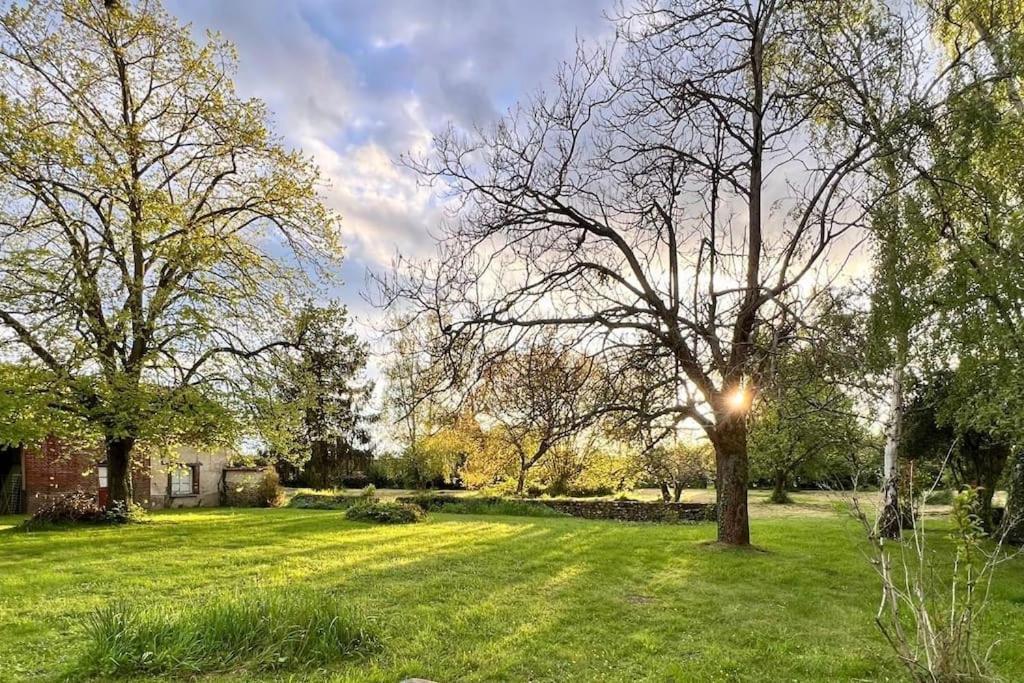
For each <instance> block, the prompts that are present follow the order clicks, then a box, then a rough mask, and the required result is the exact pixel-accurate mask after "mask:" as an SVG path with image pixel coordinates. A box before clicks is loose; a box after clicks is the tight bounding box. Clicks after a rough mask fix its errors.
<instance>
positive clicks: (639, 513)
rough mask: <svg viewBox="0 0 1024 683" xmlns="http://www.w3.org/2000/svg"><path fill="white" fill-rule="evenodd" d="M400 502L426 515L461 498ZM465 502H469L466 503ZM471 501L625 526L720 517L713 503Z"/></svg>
mask: <svg viewBox="0 0 1024 683" xmlns="http://www.w3.org/2000/svg"><path fill="white" fill-rule="evenodd" d="M398 500H400V501H401V502H404V503H413V504H415V505H419V506H420V507H421V508H423V509H424V510H427V511H437V510H442V509H443V506H444V504H445V503H458V502H459V500H460V498H459V497H458V496H451V495H443V494H425V495H424V494H420V495H417V496H408V497H403V498H399V499H398ZM463 500H466V499H463ZM469 500H474V501H483V502H494V503H497V502H501V501H502V500H509V501H515V502H517V503H524V504H528V505H542V506H544V507H547V508H550V509H552V510H555V511H557V512H560V513H562V514H563V515H568V516H570V517H582V518H583V519H617V520H621V521H624V522H669V523H682V522H705V521H714V520H715V519H716V518H717V516H716V512H715V506H714V504H712V503H664V502H661V501H640V500H578V499H561V498H506V499H502V498H497V497H489V498H487V497H474V498H470V499H469Z"/></svg>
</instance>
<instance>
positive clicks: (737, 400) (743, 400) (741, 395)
mask: <svg viewBox="0 0 1024 683" xmlns="http://www.w3.org/2000/svg"><path fill="white" fill-rule="evenodd" d="M728 401H729V407H730V408H732V409H733V410H735V411H736V412H740V411H743V410H746V409H747V408H748V407H749V406H750V394H749V392H748V391H747V390H746V389H745V388H744V387H737V388H736V389H734V390H733V391H732V393H730V394H729V398H728Z"/></svg>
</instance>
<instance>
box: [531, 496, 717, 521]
mask: <svg viewBox="0 0 1024 683" xmlns="http://www.w3.org/2000/svg"><path fill="white" fill-rule="evenodd" d="M537 502H538V503H541V504H543V505H546V506H548V507H550V508H552V509H555V510H558V511H559V512H562V513H564V514H567V515H570V516H572V517H582V518H584V519H619V520H622V521H626V522H675V523H678V522H706V521H713V520H714V519H715V518H716V515H715V506H714V505H712V504H710V503H663V502H660V501H640V500H540V501H537Z"/></svg>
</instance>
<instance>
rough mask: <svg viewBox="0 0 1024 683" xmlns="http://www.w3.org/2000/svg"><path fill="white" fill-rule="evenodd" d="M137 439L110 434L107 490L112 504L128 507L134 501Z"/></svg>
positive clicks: (107, 443) (108, 438) (108, 440)
mask: <svg viewBox="0 0 1024 683" xmlns="http://www.w3.org/2000/svg"><path fill="white" fill-rule="evenodd" d="M134 446H135V439H133V438H132V437H130V436H120V437H114V436H108V437H107V438H106V448H107V492H108V495H109V500H110V504H111V505H114V504H116V503H121V504H122V505H124V506H125V507H128V506H130V505H131V503H132V448H133V447H134Z"/></svg>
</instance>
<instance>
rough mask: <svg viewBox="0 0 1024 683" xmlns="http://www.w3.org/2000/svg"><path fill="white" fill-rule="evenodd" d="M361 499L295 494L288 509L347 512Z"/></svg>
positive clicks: (289, 502) (320, 494)
mask: <svg viewBox="0 0 1024 683" xmlns="http://www.w3.org/2000/svg"><path fill="white" fill-rule="evenodd" d="M361 500H362V499H361V498H360V497H357V496H341V495H331V494H324V493H296V494H295V495H294V496H292V498H291V500H289V501H288V507H290V508H299V509H301V510H347V509H348V508H350V507H352V506H353V505H355V504H356V503H359V502H360V501H361Z"/></svg>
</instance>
